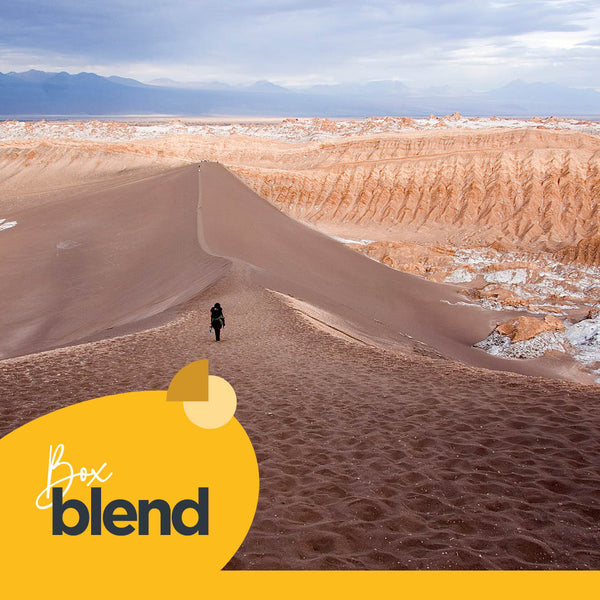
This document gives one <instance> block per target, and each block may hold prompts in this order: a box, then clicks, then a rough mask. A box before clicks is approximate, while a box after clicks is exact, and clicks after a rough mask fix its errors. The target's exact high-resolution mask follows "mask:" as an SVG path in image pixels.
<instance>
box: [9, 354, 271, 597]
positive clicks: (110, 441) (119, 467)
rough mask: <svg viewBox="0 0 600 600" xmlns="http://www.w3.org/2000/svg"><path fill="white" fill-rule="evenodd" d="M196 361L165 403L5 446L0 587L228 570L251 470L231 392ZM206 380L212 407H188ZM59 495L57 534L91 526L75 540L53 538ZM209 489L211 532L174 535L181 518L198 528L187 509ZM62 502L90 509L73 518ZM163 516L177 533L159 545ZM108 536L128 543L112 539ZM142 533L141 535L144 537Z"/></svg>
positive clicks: (91, 412)
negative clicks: (0, 582) (93, 574)
mask: <svg viewBox="0 0 600 600" xmlns="http://www.w3.org/2000/svg"><path fill="white" fill-rule="evenodd" d="M200 362H204V363H205V364H206V369H204V367H203V366H202V365H200V366H198V365H196V363H192V365H191V366H190V365H188V367H191V368H185V369H183V370H182V371H180V373H179V374H178V375H177V376H176V377H175V378H174V383H173V384H172V385H171V386H170V388H169V392H134V393H128V394H119V395H116V396H107V397H104V398H97V399H95V400H90V401H88V402H83V403H81V404H76V405H73V406H69V407H67V408H64V409H61V410H59V411H56V412H54V413H51V414H49V415H46V416H44V417H41V418H39V419H36V420H35V421H33V422H31V423H29V424H27V425H25V426H23V427H21V428H19V429H17V430H16V431H14V432H12V433H11V434H9V435H7V436H6V437H5V438H3V439H2V440H0V460H1V467H0V478H1V481H2V483H3V485H2V489H3V493H2V496H1V501H0V502H1V504H0V528H1V531H2V544H3V545H4V549H6V550H8V549H10V550H9V551H7V552H5V553H3V556H4V557H3V572H4V573H5V579H4V584H7V583H8V582H7V578H8V579H10V581H14V582H21V584H23V582H31V578H32V576H33V577H35V578H39V581H47V582H52V581H55V579H56V576H57V574H59V573H61V572H62V573H67V572H68V573H69V577H75V578H78V577H79V575H76V574H79V573H81V574H83V573H87V572H89V570H90V569H92V570H94V569H96V568H98V569H99V570H100V571H101V572H102V573H103V574H104V577H108V578H110V579H111V580H112V581H119V580H126V579H127V577H128V576H129V574H130V573H131V572H133V571H135V572H138V573H139V571H140V569H143V572H144V573H146V574H148V576H150V574H153V575H152V576H154V575H156V574H157V573H161V574H163V576H164V577H165V578H174V579H177V578H185V579H190V578H192V579H194V578H198V577H199V576H200V575H201V574H209V573H216V572H218V571H219V570H220V569H222V568H223V566H225V565H226V564H227V562H228V561H229V559H230V558H231V557H232V556H233V555H234V554H235V552H236V550H237V549H238V547H239V546H240V544H241V543H242V541H243V539H244V537H245V536H246V534H247V532H248V530H249V528H250V525H251V523H252V519H253V518H254V513H255V510H256V504H257V501H258V490H259V478H258V465H257V462H256V456H255V454H254V449H253V448H252V444H251V442H250V439H249V438H248V436H247V434H246V432H245V431H244V429H243V427H242V426H241V425H240V423H239V422H238V421H237V420H236V419H235V417H234V416H233V413H234V412H235V405H236V398H235V393H234V391H233V388H232V387H231V386H230V385H229V384H228V383H227V382H226V381H225V380H223V379H221V378H219V377H213V376H208V373H207V370H208V369H207V367H208V365H207V361H200ZM194 365H196V366H194ZM202 372H205V379H206V380H207V381H206V384H207V386H206V387H207V388H208V394H207V396H208V399H207V400H206V401H197V400H194V398H193V397H192V398H191V399H190V397H189V392H190V390H191V392H193V390H194V381H193V380H194V374H196V375H197V374H201V373H202ZM197 387H199V388H200V389H201V388H202V381H200V384H199V386H197ZM186 390H187V392H186ZM167 395H168V396H169V398H168V400H169V401H167ZM192 396H193V394H192ZM196 406H200V407H203V408H204V409H205V410H204V411H199V412H198V411H196V409H195V407H196ZM188 415H189V418H188ZM54 483H56V485H53V484H54ZM59 486H60V488H61V489H62V494H63V496H62V501H61V502H59V503H57V505H56V506H57V507H61V506H62V507H66V508H64V510H63V512H62V513H61V514H60V515H59V517H60V518H61V519H62V523H63V525H64V530H65V531H74V530H75V529H76V526H78V525H81V527H83V525H86V521H85V518H84V517H85V515H86V514H87V515H88V516H89V525H87V526H86V528H85V530H84V531H83V532H82V533H80V534H66V533H62V534H57V535H53V527H52V526H53V518H54V517H53V510H54V508H53V507H52V506H49V505H50V504H51V503H52V498H53V496H52V493H53V488H55V487H59ZM98 488H99V491H98ZM205 488H207V490H208V492H207V494H208V533H207V534H202V535H201V534H199V533H198V534H194V535H192V534H185V535H182V534H180V533H178V530H176V529H175V524H176V522H177V518H178V519H179V524H180V529H182V530H186V528H187V529H188V530H193V526H194V525H195V524H196V523H197V522H199V517H198V515H199V513H200V511H199V510H194V508H193V507H194V506H199V498H200V497H201V496H202V493H203V492H202V491H201V490H204V489H205ZM94 489H95V491H93V490H94ZM94 494H95V496H94V498H95V500H93V499H92V497H93V495H94ZM69 501H78V502H79V506H80V507H82V506H83V505H85V507H84V508H80V509H74V508H72V507H70V506H72V504H73V503H71V504H69ZM113 501H117V502H113ZM154 501H161V502H158V503H155V502H154ZM111 502H113V504H111V505H110V506H109V504H110V503H111ZM65 503H66V504H65ZM75 503H76V502H75ZM148 503H151V505H152V506H158V505H159V504H160V506H161V507H162V509H164V512H163V510H158V508H156V509H154V510H150V511H149V512H148V510H147V507H148ZM152 503H154V504H152ZM178 503H179V506H180V508H179V509H178V510H179V513H178V514H177V515H176V510H175V507H176V506H177V505H178ZM180 503H182V504H180ZM121 505H125V506H126V508H119V506H121ZM129 505H131V506H129ZM167 505H168V506H167ZM190 506H191V507H192V508H189V507H190ZM40 507H41V508H40ZM115 507H116V508H115ZM127 507H129V508H127ZM144 507H146V511H144ZM182 507H183V512H182ZM186 507H187V508H186ZM79 511H81V512H79ZM168 511H171V512H170V513H169V512H168ZM107 513H109V514H107ZM82 514H83V515H84V517H82ZM168 515H171V516H172V519H173V525H172V526H170V527H169V530H170V531H169V534H168V535H167V534H164V533H163V534H161V529H162V530H166V529H167V527H166V525H167V523H166V522H163V520H164V519H166V517H168ZM144 519H145V522H144V523H142V521H143V520H144ZM94 523H95V525H93V524H94ZM182 523H183V525H182ZM94 527H95V533H94V534H93V533H92V531H93V530H94V529H93V528H94ZM69 528H74V529H69ZM119 528H126V529H119ZM111 529H112V530H113V531H131V533H128V534H124V533H122V534H117V535H114V534H112V533H111V532H110V530H111ZM144 529H146V530H147V533H146V534H143V533H140V532H143V531H144ZM81 591H82V592H83V590H81Z"/></svg>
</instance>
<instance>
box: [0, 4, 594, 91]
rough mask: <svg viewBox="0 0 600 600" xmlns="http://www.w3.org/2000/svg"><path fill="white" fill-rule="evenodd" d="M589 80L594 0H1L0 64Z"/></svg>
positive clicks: (198, 73)
mask: <svg viewBox="0 0 600 600" xmlns="http://www.w3.org/2000/svg"><path fill="white" fill-rule="evenodd" d="M29 69H40V70H45V71H68V72H70V73H78V72H81V71H90V72H94V73H98V74H100V75H119V76H122V77H133V78H135V79H138V80H140V81H144V82H148V81H152V80H154V79H157V78H170V79H174V80H177V81H185V82H191V81H215V80H217V81H223V82H227V83H250V82H253V81H257V80H269V81H272V82H275V83H278V84H280V85H286V86H303V85H311V84H316V83H348V82H366V81H374V80H399V81H402V82H404V83H406V84H407V85H408V86H410V87H413V88H417V89H426V88H429V87H433V86H450V87H451V88H459V89H464V88H468V89H471V90H475V91H484V90H489V89H493V88H496V87H500V86H502V85H504V84H506V83H508V82H510V81H512V80H514V79H521V80H523V81H526V82H537V81H544V82H554V83H559V84H562V85H567V86H571V87H583V88H595V89H597V90H600V1H599V0H577V1H565V0H524V1H521V2H513V1H506V0H494V1H489V0H462V1H457V0H438V1H432V0H421V1H404V0H400V1H392V0H389V1H388V0H372V1H370V2H365V1H358V0H279V1H277V0H272V1H268V0H220V1H218V2H205V1H204V0H196V1H193V0H181V1H177V2H175V1H169V0H160V1H157V0H143V1H142V0H129V1H123V0H99V1H96V2H89V1H88V0H52V1H51V2H48V1H46V0H42V1H37V2H33V1H31V0H16V1H15V0H11V1H7V0H0V71H1V72H4V73H6V72H9V71H25V70H29Z"/></svg>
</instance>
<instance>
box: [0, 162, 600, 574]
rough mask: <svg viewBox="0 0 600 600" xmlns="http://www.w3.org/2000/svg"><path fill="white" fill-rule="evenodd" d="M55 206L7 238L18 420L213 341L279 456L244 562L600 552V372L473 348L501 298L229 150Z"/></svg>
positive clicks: (153, 381)
mask: <svg viewBox="0 0 600 600" xmlns="http://www.w3.org/2000/svg"><path fill="white" fill-rule="evenodd" d="M198 171H200V172H198ZM38 204H39V206H38V205H36V203H32V202H29V203H28V204H27V206H26V207H25V208H23V209H22V210H21V211H19V210H15V211H14V212H12V213H10V215H9V216H10V218H11V219H14V220H16V221H17V222H18V225H17V226H16V227H14V228H13V229H11V230H7V231H4V232H2V235H0V256H2V261H1V262H0V281H2V290H3V293H2V299H1V307H0V308H1V311H0V314H1V317H2V321H1V322H0V328H1V329H0V332H1V337H0V339H1V340H2V352H3V353H4V354H3V356H4V360H2V361H1V362H0V390H1V394H2V398H1V400H2V404H1V410H2V415H1V419H0V424H1V426H2V433H4V434H6V433H9V432H10V431H12V430H13V429H15V428H16V427H18V426H20V425H22V424H24V423H26V422H28V421H30V420H32V419H34V418H36V417H38V416H41V415H43V414H46V413H48V412H50V411H52V410H56V409H58V408H60V407H62V406H66V405H69V404H72V403H75V402H80V401H84V400H87V399H89V398H93V397H97V396H102V395H107V394H115V393H121V392H127V391H133V390H152V389H166V388H167V386H168V384H169V381H170V380H171V378H172V377H173V375H174V374H175V373H176V372H177V371H178V370H179V369H180V368H182V367H183V366H184V365H185V364H187V363H189V362H191V361H193V360H198V359H202V358H208V359H209V360H210V370H211V373H213V374H215V375H219V376H221V377H224V378H225V379H227V380H228V381H230V382H231V384H232V385H233V386H234V388H235V390H236V392H237V396H238V411H237V413H236V416H237V418H238V419H239V420H240V422H241V423H242V424H243V425H244V427H245V428H246V430H247V432H248V434H249V436H250V439H251V440H252V442H253V444H254V447H255V450H256V453H257V457H258V462H259V468H260V477H261V491H260V498H259V504H258V509H257V514H256V517H255V520H254V523H253V525H252V527H251V530H250V532H249V534H248V537H247V538H246V540H245V542H244V543H243V545H242V546H241V548H240V549H239V551H238V552H237V554H236V556H235V557H234V558H233V559H232V560H231V562H230V564H229V566H228V568H233V569H567V568H569V569H598V568H600V546H599V541H600V536H599V533H600V532H599V526H598V522H599V519H600V392H599V390H598V387H596V386H585V385H580V384H576V383H573V382H569V381H565V380H562V379H559V378H558V376H559V375H560V369H561V368H562V369H567V368H568V365H563V364H561V363H556V362H553V361H552V360H543V361H542V360H537V361H509V360H504V359H499V358H495V357H492V356H489V355H487V354H485V353H484V352H482V351H479V350H476V349H473V348H472V347H471V345H472V343H473V342H474V341H477V340H478V339H481V338H482V337H483V336H484V335H485V334H487V332H489V330H490V328H491V325H492V324H493V323H495V322H496V321H498V319H499V318H500V319H501V317H498V313H493V314H492V313H491V312H489V311H485V310H483V309H481V308H479V307H476V306H463V305H459V304H456V301H457V298H458V290H457V289H455V288H453V287H451V286H442V285H439V284H435V283H432V282H428V281H426V280H422V279H419V278H417V277H415V276H412V275H410V274H406V273H400V272H398V271H394V270H392V269H389V268H387V267H385V266H384V265H381V264H379V263H376V262H374V261H372V260H370V259H368V258H366V257H365V256H363V255H360V254H357V253H354V252H353V251H352V250H349V249H347V248H345V247H343V246H342V245H341V244H338V243H337V242H335V241H333V240H331V239H330V238H327V237H326V236H324V235H322V234H320V233H318V232H316V231H315V230H313V229H310V228H308V227H306V226H305V225H302V224H300V223H297V222H295V221H293V220H291V219H290V218H289V217H288V216H286V215H284V214H282V213H281V212H279V211H278V210H277V209H276V208H274V207H273V206H271V205H270V204H269V203H268V202H267V201H265V200H263V199H262V198H260V197H259V196H257V195H256V194H255V193H254V192H252V191H251V190H249V189H248V188H247V187H246V186H245V185H244V184H243V183H242V182H241V181H240V180H239V179H237V178H236V177H235V176H234V175H232V174H231V173H230V172H228V171H227V170H226V169H225V168H223V167H222V166H220V165H218V164H215V163H202V165H200V168H198V166H197V165H192V166H189V167H186V168H179V169H173V170H170V171H166V172H164V173H153V174H152V175H148V174H145V175H144V176H143V177H140V178H139V180H131V179H128V180H127V181H124V180H123V179H122V178H121V179H115V180H114V181H111V180H107V181H106V182H105V183H104V184H103V185H101V186H99V187H98V186H96V187H95V188H94V189H87V188H85V189H81V190H79V191H77V189H74V190H70V191H69V193H68V194H65V193H61V192H59V191H55V192H51V193H49V194H48V195H45V196H43V198H40V200H39V203H38ZM215 301H219V302H220V303H221V304H222V305H223V307H224V310H225V315H226V318H227V327H226V328H225V330H224V331H223V339H222V341H221V342H219V343H218V344H217V343H216V342H214V339H213V338H211V336H210V335H209V333H208V318H207V314H208V309H209V307H210V306H211V305H212V304H213V303H214V302H215ZM563 375H564V373H563ZM552 377H554V378H552ZM134 425H135V424H132V426H134Z"/></svg>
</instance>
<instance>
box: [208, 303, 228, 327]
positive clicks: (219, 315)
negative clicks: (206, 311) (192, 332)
mask: <svg viewBox="0 0 600 600" xmlns="http://www.w3.org/2000/svg"><path fill="white" fill-rule="evenodd" d="M210 324H211V326H212V327H218V328H219V329H220V328H221V327H224V326H225V317H224V316H223V309H222V308H221V307H220V306H213V307H212V308H211V309H210Z"/></svg>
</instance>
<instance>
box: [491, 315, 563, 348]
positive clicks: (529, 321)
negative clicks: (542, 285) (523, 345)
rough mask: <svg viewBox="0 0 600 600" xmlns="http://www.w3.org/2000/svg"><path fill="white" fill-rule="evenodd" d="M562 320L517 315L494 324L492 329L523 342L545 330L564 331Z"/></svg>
mask: <svg viewBox="0 0 600 600" xmlns="http://www.w3.org/2000/svg"><path fill="white" fill-rule="evenodd" d="M564 329H565V326H564V324H563V322H562V321H560V320H559V319H557V318H556V317H553V316H550V315H548V316H545V317H544V318H543V319H537V318H536V317H518V318H517V319H512V320H510V321H506V322H504V323H500V325H498V326H496V328H495V329H494V331H496V332H497V333H499V334H501V335H506V336H508V337H509V338H510V340H511V342H513V343H514V342H523V341H525V340H530V339H532V338H534V337H535V336H536V335H540V333H544V332H545V331H564Z"/></svg>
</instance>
